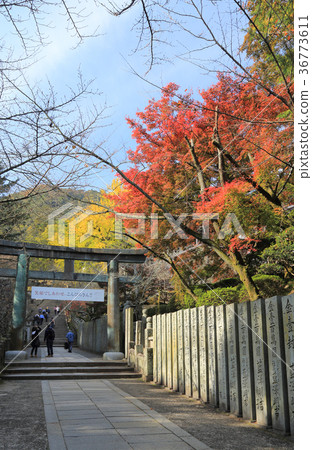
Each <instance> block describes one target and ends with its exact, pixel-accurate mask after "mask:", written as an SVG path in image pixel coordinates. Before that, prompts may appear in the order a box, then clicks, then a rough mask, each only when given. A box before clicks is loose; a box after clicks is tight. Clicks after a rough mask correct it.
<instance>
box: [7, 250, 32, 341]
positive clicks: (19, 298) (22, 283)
mask: <svg viewBox="0 0 312 450" xmlns="http://www.w3.org/2000/svg"><path fill="white" fill-rule="evenodd" d="M28 266H29V258H28V257H27V255H25V254H21V255H19V257H18V262H17V270H16V283H15V291H14V299H13V312H12V328H13V329H12V337H11V347H12V348H14V349H15V350H21V349H22V348H23V343H24V342H23V341H24V337H23V330H24V321H25V317H26V292H27V281H28Z"/></svg>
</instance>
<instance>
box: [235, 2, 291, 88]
mask: <svg viewBox="0 0 312 450" xmlns="http://www.w3.org/2000/svg"><path fill="white" fill-rule="evenodd" d="M237 3H239V4H241V3H242V2H237ZM244 11H245V14H246V15H247V16H248V17H249V26H248V28H247V30H246V35H245V39H244V43H243V45H242V50H244V51H246V54H247V56H248V57H249V58H251V60H252V66H251V68H250V69H251V72H252V73H253V74H254V76H256V77H257V78H259V79H261V80H263V81H265V82H267V83H269V84H270V85H271V86H275V85H276V84H277V83H283V82H285V81H286V83H290V82H292V79H293V57H294V35H293V31H294V30H293V27H294V6H293V1H292V0H249V1H248V2H247V4H246V5H245V9H244Z"/></svg>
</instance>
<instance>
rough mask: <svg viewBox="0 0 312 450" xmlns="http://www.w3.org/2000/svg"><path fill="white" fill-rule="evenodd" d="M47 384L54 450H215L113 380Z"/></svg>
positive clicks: (49, 428)
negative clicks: (89, 449) (117, 385)
mask: <svg viewBox="0 0 312 450" xmlns="http://www.w3.org/2000/svg"><path fill="white" fill-rule="evenodd" d="M41 383H42V390H43V402H44V409H45V416H46V423H47V432H48V440H49V448H50V450H65V449H67V450H85V449H88V448H92V449H93V450H98V449H99V450H100V449H101V450H103V449H109V450H114V449H116V450H124V449H136V450H139V449H144V450H146V449H149V450H153V449H155V450H156V449H162V450H174V449H179V450H184V449H198V450H200V449H208V448H209V447H207V446H206V445H205V444H203V443H201V442H200V441H198V440H197V439H196V438H194V437H193V436H191V435H190V434H189V433H187V432H186V431H184V430H182V429H181V428H180V427H178V426H177V425H175V424H173V423H172V422H171V421H170V420H168V419H166V418H165V417H163V416H162V415H161V414H159V413H157V412H156V411H153V410H152V409H151V408H150V407H149V406H147V405H145V404H144V403H142V402H141V401H140V400H137V399H136V398H135V397H132V396H131V395H129V394H127V393H126V392H124V391H122V390H121V389H119V388H117V387H116V386H114V385H113V384H112V383H111V382H110V381H108V380H88V381H58V382H56V381H42V382H41Z"/></svg>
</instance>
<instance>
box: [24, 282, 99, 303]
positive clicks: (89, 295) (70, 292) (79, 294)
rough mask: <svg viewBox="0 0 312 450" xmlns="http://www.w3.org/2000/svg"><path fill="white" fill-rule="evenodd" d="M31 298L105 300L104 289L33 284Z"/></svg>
mask: <svg viewBox="0 0 312 450" xmlns="http://www.w3.org/2000/svg"><path fill="white" fill-rule="evenodd" d="M31 298H33V299H36V300H67V301H68V300H74V301H80V302H104V289H70V288H52V287H40V286H32V288H31Z"/></svg>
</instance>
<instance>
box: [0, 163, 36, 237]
mask: <svg viewBox="0 0 312 450" xmlns="http://www.w3.org/2000/svg"><path fill="white" fill-rule="evenodd" d="M1 169H2V165H1V164H0V172H1ZM15 184H16V182H14V181H11V180H9V179H8V178H7V177H5V176H0V239H7V240H18V238H19V237H20V236H21V233H22V232H23V230H24V226H25V222H26V221H27V219H28V217H29V216H28V213H27V211H26V210H25V208H24V207H23V205H21V204H20V203H18V202H16V201H15V198H14V197H12V196H11V195H10V193H11V189H12V188H13V187H14V186H15Z"/></svg>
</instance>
